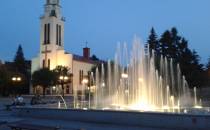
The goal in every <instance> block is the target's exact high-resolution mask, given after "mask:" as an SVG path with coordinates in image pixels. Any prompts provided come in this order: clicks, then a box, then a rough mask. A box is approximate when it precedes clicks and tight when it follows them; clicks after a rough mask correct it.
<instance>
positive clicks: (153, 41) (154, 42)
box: [147, 27, 160, 54]
mask: <svg viewBox="0 0 210 130" xmlns="http://www.w3.org/2000/svg"><path fill="white" fill-rule="evenodd" d="M147 43H148V44H149V49H150V53H151V51H152V50H154V51H155V52H156V53H157V54H159V53H160V52H159V41H158V38H157V34H156V32H155V29H154V28H153V27H152V29H151V31H150V35H149V38H148V40H147Z"/></svg>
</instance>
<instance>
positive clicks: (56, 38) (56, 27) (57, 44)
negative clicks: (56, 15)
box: [56, 24, 59, 45]
mask: <svg viewBox="0 0 210 130" xmlns="http://www.w3.org/2000/svg"><path fill="white" fill-rule="evenodd" d="M58 27H59V26H58V24H56V45H59V43H58V37H59V36H58Z"/></svg>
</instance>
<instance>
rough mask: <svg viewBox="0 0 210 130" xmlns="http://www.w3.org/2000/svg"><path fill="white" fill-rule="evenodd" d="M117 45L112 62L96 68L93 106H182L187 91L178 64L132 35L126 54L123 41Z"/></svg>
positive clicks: (149, 108)
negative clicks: (129, 48)
mask: <svg viewBox="0 0 210 130" xmlns="http://www.w3.org/2000/svg"><path fill="white" fill-rule="evenodd" d="M121 45H122V44H118V46H117V51H116V54H115V58H114V61H113V62H112V63H111V61H108V63H107V65H106V66H105V65H104V64H102V65H101V67H99V68H100V69H101V70H98V69H99V68H97V69H96V74H95V75H96V77H95V81H96V82H95V84H96V91H95V94H94V100H95V101H94V104H95V108H96V109H100V108H111V109H128V110H129V109H131V110H140V111H165V109H167V111H170V112H175V111H180V108H181V107H185V105H186V103H185V102H184V101H185V99H190V98H191V97H190V90H189V88H188V84H187V82H186V80H185V77H184V76H182V75H181V70H180V67H179V65H178V64H174V62H173V60H172V59H168V58H167V57H164V56H158V55H156V54H155V52H154V51H150V49H149V48H148V47H146V48H145V47H144V45H142V44H141V42H140V40H139V39H138V38H136V37H135V38H134V41H133V47H132V50H131V52H130V55H128V54H129V52H128V49H127V46H126V44H125V43H124V44H123V45H122V46H121ZM128 59H129V60H128ZM105 70H106V72H105ZM99 72H100V74H99ZM105 74H106V75H105ZM196 100H197V99H196ZM99 101H100V102H99Z"/></svg>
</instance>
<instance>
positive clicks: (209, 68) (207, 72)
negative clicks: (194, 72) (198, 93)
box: [205, 57, 210, 86]
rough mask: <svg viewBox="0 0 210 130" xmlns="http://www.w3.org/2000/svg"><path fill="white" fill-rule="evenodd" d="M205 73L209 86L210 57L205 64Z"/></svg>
mask: <svg viewBox="0 0 210 130" xmlns="http://www.w3.org/2000/svg"><path fill="white" fill-rule="evenodd" d="M205 74H206V81H207V82H206V85H207V86H210V57H209V58H208V63H207V64H206V70H205Z"/></svg>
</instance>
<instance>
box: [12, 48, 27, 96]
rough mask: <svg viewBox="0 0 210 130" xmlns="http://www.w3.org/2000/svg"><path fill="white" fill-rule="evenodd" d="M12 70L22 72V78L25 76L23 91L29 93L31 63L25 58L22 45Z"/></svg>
mask: <svg viewBox="0 0 210 130" xmlns="http://www.w3.org/2000/svg"><path fill="white" fill-rule="evenodd" d="M11 71H14V72H15V73H20V74H21V75H22V78H24V83H23V84H22V88H21V91H22V92H21V93H28V91H29V83H30V76H31V75H30V65H29V64H28V63H27V62H26V60H25V57H24V53H23V49H22V46H21V45H19V46H18V49H17V52H16V55H15V57H14V62H13V67H12V70H11ZM22 82H23V81H22Z"/></svg>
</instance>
